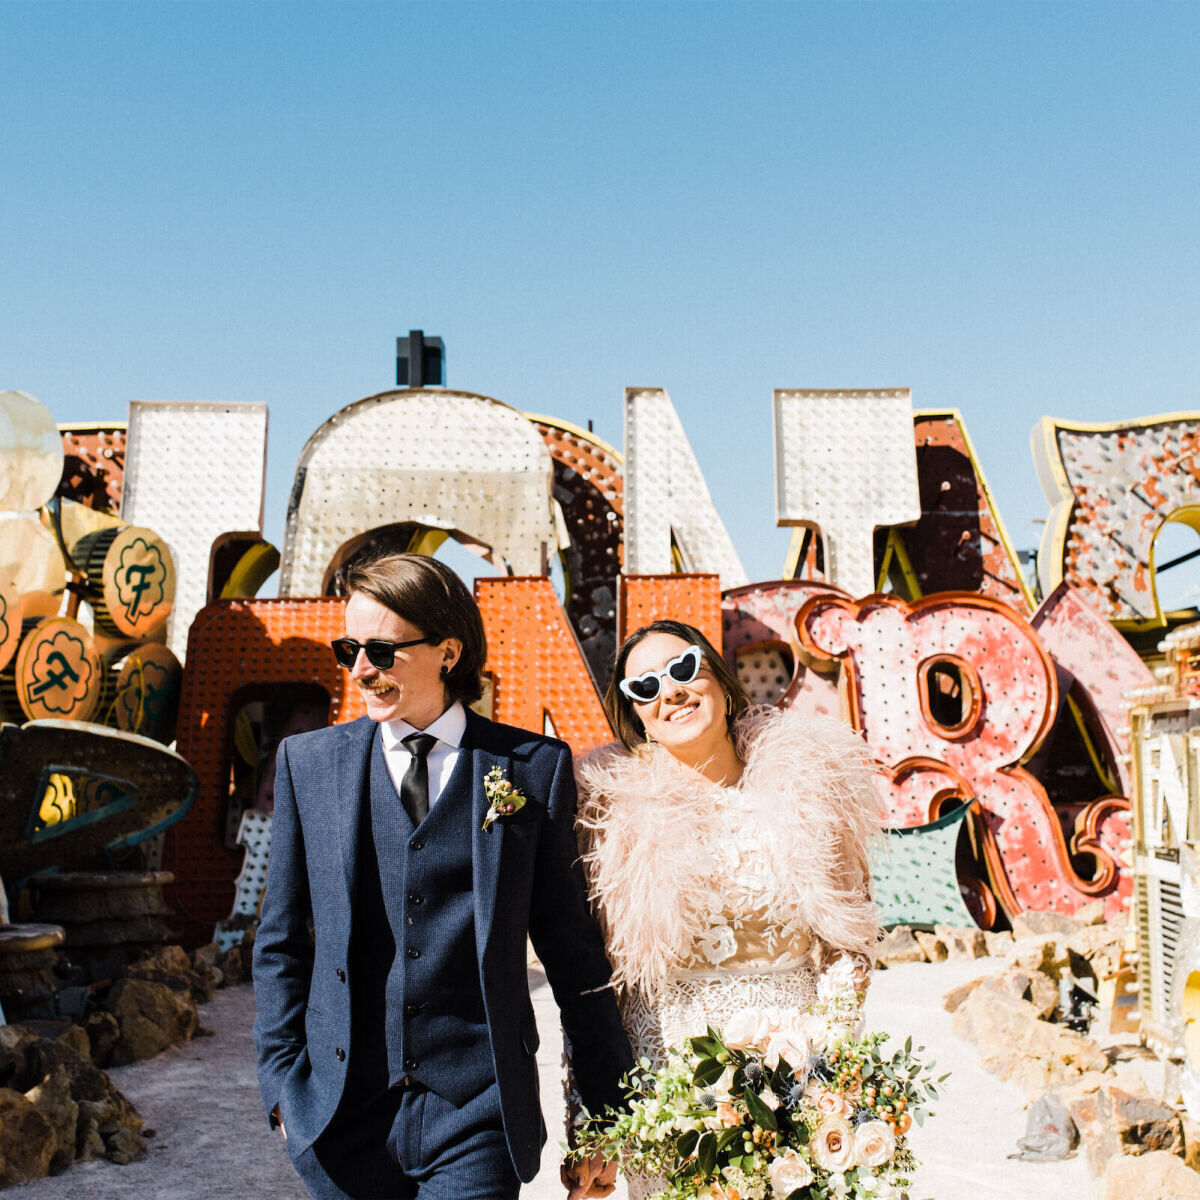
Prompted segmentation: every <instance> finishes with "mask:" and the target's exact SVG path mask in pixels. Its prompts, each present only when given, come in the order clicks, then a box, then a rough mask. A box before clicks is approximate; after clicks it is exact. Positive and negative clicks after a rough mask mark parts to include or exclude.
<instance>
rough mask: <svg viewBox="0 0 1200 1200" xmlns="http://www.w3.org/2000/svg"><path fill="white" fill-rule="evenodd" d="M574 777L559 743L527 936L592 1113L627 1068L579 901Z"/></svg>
mask: <svg viewBox="0 0 1200 1200" xmlns="http://www.w3.org/2000/svg"><path fill="white" fill-rule="evenodd" d="M575 807H576V793H575V776H574V773H573V771H572V769H571V752H570V750H568V749H566V747H563V749H562V750H561V752H560V753H559V757H558V761H557V763H556V765H555V771H554V778H553V781H552V782H551V785H550V800H549V804H548V805H547V818H546V824H545V827H544V829H543V831H542V836H541V838H540V839H539V844H538V861H537V871H536V876H535V879H534V890H533V907H532V912H531V914H530V921H529V936H530V939H531V941H532V942H533V948H534V950H535V951H536V952H537V955H538V958H539V959H540V960H541V963H542V966H543V967H544V968H545V970H546V978H547V979H548V980H549V983H550V987H551V990H552V991H553V992H554V999H555V1002H556V1003H557V1004H558V1008H559V1013H560V1014H561V1017H562V1026H563V1034H564V1038H565V1041H566V1047H567V1053H568V1056H569V1058H570V1061H571V1068H572V1071H573V1074H574V1079H575V1083H576V1085H577V1087H578V1092H579V1097H580V1099H581V1100H582V1101H583V1104H584V1105H585V1106H586V1107H587V1108H588V1110H589V1111H590V1112H592V1113H600V1112H601V1111H603V1109H604V1108H606V1107H609V1106H611V1107H613V1108H620V1107H622V1106H623V1105H624V1095H623V1093H622V1090H621V1088H620V1086H619V1085H620V1081H621V1078H622V1077H623V1076H624V1075H625V1074H626V1073H627V1072H628V1071H629V1070H630V1068H631V1067H632V1066H633V1052H632V1051H631V1049H630V1047H629V1038H628V1037H627V1036H626V1034H625V1029H624V1027H623V1026H622V1024H621V1016H620V1013H619V1012H618V1011H617V1002H616V998H615V996H614V995H613V990H612V987H611V985H610V976H611V973H612V972H611V970H610V968H609V964H608V958H607V956H606V955H605V952H604V940H603V938H602V937H601V934H600V929H599V927H598V926H597V924H596V922H595V919H594V918H593V917H592V914H591V911H590V909H589V907H588V903H587V890H586V886H585V884H584V878H583V869H582V867H581V865H580V862H579V853H578V849H577V847H576V842H575Z"/></svg>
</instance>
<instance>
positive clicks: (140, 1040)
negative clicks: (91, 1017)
mask: <svg viewBox="0 0 1200 1200" xmlns="http://www.w3.org/2000/svg"><path fill="white" fill-rule="evenodd" d="M105 1007H106V1008H107V1009H108V1011H109V1012H111V1013H112V1015H113V1016H114V1017H116V1019H117V1023H118V1024H119V1025H120V1027H121V1038H120V1041H118V1042H117V1044H116V1045H115V1046H114V1047H113V1049H112V1058H111V1063H112V1065H113V1066H124V1065H125V1064H126V1063H131V1062H136V1061H137V1060H139V1059H143V1058H153V1057H154V1056H155V1055H156V1054H161V1053H162V1052H163V1051H164V1050H165V1049H166V1048H167V1047H168V1046H172V1045H174V1044H175V1043H176V1042H180V1041H185V1040H186V1039H188V1038H190V1037H191V1036H192V1035H193V1034H194V1033H195V1032H196V1025H197V1024H198V1014H197V1012H196V1002H195V1001H194V1000H193V999H192V997H191V995H190V994H189V993H188V992H187V991H186V990H185V991H177V990H175V989H173V988H171V987H169V986H168V985H167V984H165V983H159V982H157V981H155V980H150V979H118V980H117V982H116V983H114V984H113V986H112V987H111V988H110V989H109V993H108V997H107V998H106V1000H105Z"/></svg>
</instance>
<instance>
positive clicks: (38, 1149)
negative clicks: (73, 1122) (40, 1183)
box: [0, 1088, 57, 1187]
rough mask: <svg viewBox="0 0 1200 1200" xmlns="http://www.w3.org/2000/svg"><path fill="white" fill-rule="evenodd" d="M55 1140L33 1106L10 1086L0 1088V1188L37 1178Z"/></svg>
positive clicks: (47, 1164) (44, 1170)
mask: <svg viewBox="0 0 1200 1200" xmlns="http://www.w3.org/2000/svg"><path fill="white" fill-rule="evenodd" d="M56 1146H57V1142H56V1140H55V1136H54V1128H53V1126H51V1124H50V1122H49V1121H48V1120H46V1118H45V1116H43V1115H42V1113H40V1112H38V1110H37V1106H36V1105H35V1104H33V1102H32V1101H30V1100H27V1099H26V1098H25V1097H24V1096H22V1095H21V1093H20V1092H15V1091H13V1090H12V1088H0V1187H10V1186H11V1185H12V1184H14V1183H24V1182H25V1181H26V1180H29V1179H41V1178H42V1176H43V1175H46V1174H48V1173H49V1171H50V1161H51V1159H52V1158H53V1157H54V1152H55V1149H56Z"/></svg>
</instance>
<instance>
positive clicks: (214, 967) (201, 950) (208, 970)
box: [192, 942, 225, 991]
mask: <svg viewBox="0 0 1200 1200" xmlns="http://www.w3.org/2000/svg"><path fill="white" fill-rule="evenodd" d="M220 961H221V947H220V946H218V945H217V943H216V942H209V943H208V944H207V945H205V946H200V947H198V948H197V949H195V950H193V951H192V970H193V971H195V972H196V974H197V975H199V976H200V978H201V979H203V980H205V981H206V983H207V984H208V986H209V987H210V988H211V989H212V990H213V991H215V990H216V989H217V988H220V987H224V986H225V972H224V971H222V970H221V967H220Z"/></svg>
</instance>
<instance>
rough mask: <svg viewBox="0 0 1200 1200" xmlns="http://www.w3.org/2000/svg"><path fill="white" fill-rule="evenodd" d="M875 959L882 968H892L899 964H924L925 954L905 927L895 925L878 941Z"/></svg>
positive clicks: (909, 930)
mask: <svg viewBox="0 0 1200 1200" xmlns="http://www.w3.org/2000/svg"><path fill="white" fill-rule="evenodd" d="M875 957H876V958H877V960H878V961H879V963H880V964H881V965H882V966H885V967H894V966H896V965H897V964H899V963H910V962H924V961H925V952H924V951H923V950H922V949H921V947H920V946H919V945H918V944H917V939H916V938H915V937H913V931H912V930H911V929H909V927H908V926H907V925H897V926H896V927H895V928H894V929H889V930H888V932H887V933H886V934H885V935H884V936H883V938H882V939H881V940H880V942H879V945H878V947H877V948H876V950H875Z"/></svg>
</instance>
